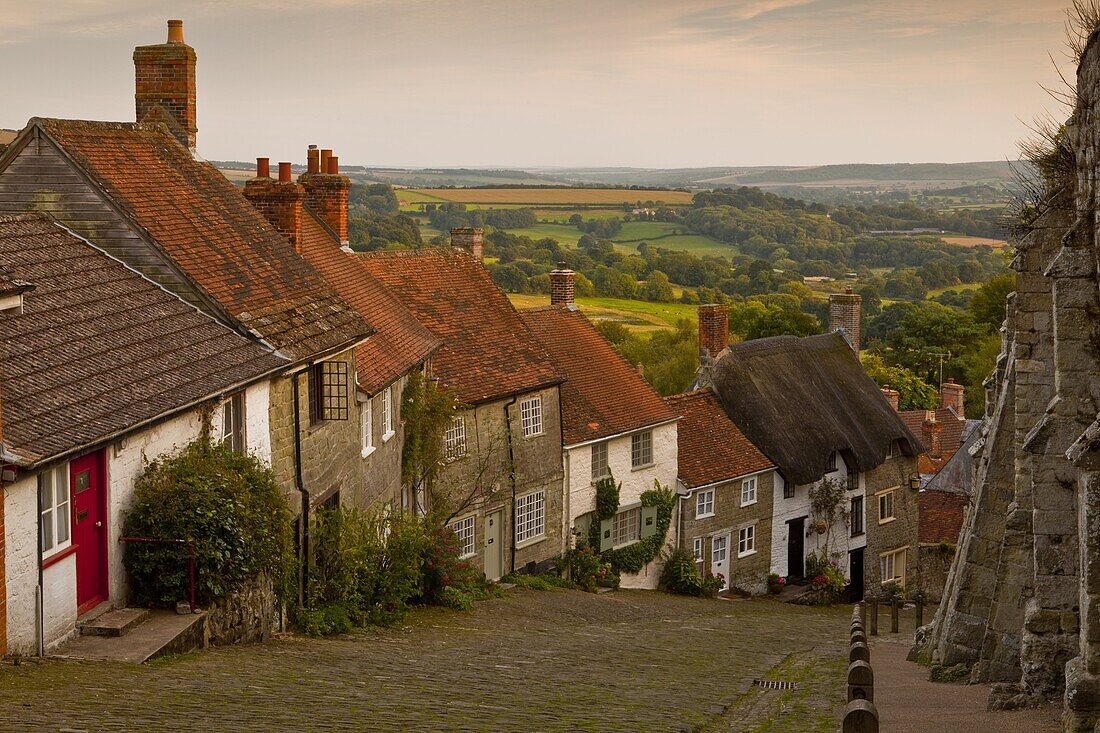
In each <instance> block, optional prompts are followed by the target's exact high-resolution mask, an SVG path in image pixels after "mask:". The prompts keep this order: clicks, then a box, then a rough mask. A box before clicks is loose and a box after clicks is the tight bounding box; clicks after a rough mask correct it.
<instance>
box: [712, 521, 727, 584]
mask: <svg viewBox="0 0 1100 733" xmlns="http://www.w3.org/2000/svg"><path fill="white" fill-rule="evenodd" d="M729 558H730V536H729V535H728V534H718V535H715V536H714V537H712V538H711V540H710V572H712V573H714V574H715V575H721V576H722V590H725V589H726V588H729V586H730V560H729Z"/></svg>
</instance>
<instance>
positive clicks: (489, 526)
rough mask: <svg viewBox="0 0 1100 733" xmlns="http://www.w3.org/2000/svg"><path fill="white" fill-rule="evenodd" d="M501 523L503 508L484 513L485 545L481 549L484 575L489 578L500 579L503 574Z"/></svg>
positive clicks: (502, 521)
mask: <svg viewBox="0 0 1100 733" xmlns="http://www.w3.org/2000/svg"><path fill="white" fill-rule="evenodd" d="M503 524H504V510H502V509H497V510H496V511H495V512H489V514H487V515H485V547H484V548H483V550H482V551H483V553H484V554H483V558H484V561H485V577H486V578H488V579H489V580H500V576H501V575H503V574H504V572H503V568H504V541H503V540H502V539H501V536H502V526H503Z"/></svg>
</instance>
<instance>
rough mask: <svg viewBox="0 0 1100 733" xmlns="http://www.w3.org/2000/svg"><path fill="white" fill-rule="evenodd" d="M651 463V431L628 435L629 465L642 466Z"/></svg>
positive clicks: (632, 466)
mask: <svg viewBox="0 0 1100 733" xmlns="http://www.w3.org/2000/svg"><path fill="white" fill-rule="evenodd" d="M651 463H653V432H652V431H650V430H647V431H645V432H644V433H634V435H632V436H630V467H631V468H642V467H643V466H648V465H649V464H651Z"/></svg>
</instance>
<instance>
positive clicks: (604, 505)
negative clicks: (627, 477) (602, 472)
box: [596, 476, 619, 524]
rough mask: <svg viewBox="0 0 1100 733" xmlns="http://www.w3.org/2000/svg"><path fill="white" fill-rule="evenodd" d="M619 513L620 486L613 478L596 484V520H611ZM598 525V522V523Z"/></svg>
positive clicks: (601, 480)
mask: <svg viewBox="0 0 1100 733" xmlns="http://www.w3.org/2000/svg"><path fill="white" fill-rule="evenodd" d="M617 511H619V485H618V484H616V483H615V478H614V477H613V476H608V477H606V478H602V479H600V480H599V481H597V482H596V519H597V520H600V519H611V517H613V516H615V512H617ZM597 524H598V522H597Z"/></svg>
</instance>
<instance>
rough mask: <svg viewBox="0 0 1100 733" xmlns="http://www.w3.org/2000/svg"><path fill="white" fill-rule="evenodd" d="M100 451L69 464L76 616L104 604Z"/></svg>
mask: <svg viewBox="0 0 1100 733" xmlns="http://www.w3.org/2000/svg"><path fill="white" fill-rule="evenodd" d="M103 459H104V454H103V451H96V452H95V453H89V454H88V455H86V456H81V457H80V458H77V459H76V460H75V461H73V462H72V463H70V464H69V487H70V491H71V492H72V514H73V545H75V546H76V605H77V611H78V612H79V613H84V612H86V611H90V610H91V609H93V608H95V607H96V606H97V605H98V604H100V603H102V602H103V601H105V600H107V595H108V593H107V488H106V486H105V485H104V484H105V476H104V462H103Z"/></svg>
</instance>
